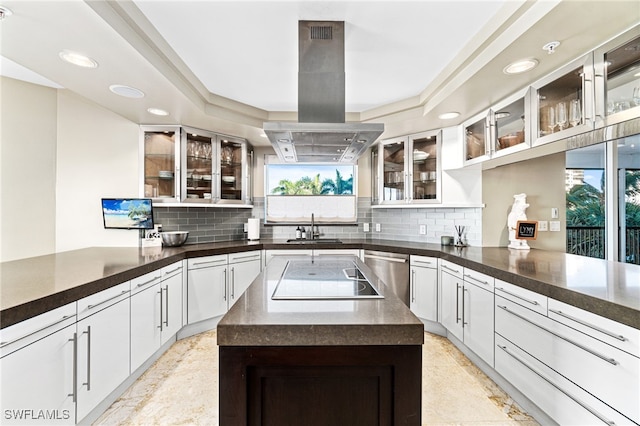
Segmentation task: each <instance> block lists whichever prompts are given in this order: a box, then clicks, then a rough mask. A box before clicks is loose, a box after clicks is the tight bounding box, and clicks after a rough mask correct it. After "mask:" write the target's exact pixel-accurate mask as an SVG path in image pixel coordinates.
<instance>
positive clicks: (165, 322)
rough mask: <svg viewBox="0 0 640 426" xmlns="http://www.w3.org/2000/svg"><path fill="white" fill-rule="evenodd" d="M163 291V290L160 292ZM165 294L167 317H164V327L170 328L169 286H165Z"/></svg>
mask: <svg viewBox="0 0 640 426" xmlns="http://www.w3.org/2000/svg"><path fill="white" fill-rule="evenodd" d="M160 291H162V290H160ZM164 293H165V296H166V297H165V298H164V310H165V315H164V317H165V318H164V325H165V326H166V327H167V328H169V284H167V285H166V286H164Z"/></svg>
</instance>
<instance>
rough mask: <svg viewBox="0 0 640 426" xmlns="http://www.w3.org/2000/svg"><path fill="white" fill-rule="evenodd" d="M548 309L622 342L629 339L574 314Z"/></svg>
mask: <svg viewBox="0 0 640 426" xmlns="http://www.w3.org/2000/svg"><path fill="white" fill-rule="evenodd" d="M549 310H550V311H551V312H553V313H554V314H557V315H560V316H561V317H565V318H567V319H570V320H571V321H575V322H577V323H578V324H582V325H584V326H585V327H589V328H592V329H594V330H596V331H599V332H600V333H603V334H606V335H607V336H610V337H613V338H614V339H618V340H620V341H622V342H626V341H627V340H629V339H627V338H626V337H624V336H622V335H620V334H615V333H613V332H611V331H608V330H605V329H604V328H600V327H598V326H597V325H593V324H590V323H588V322H586V321H583V320H581V319H578V318H576V317H574V316H571V315H568V314H565V313H564V312H562V311H556V310H555V309H549Z"/></svg>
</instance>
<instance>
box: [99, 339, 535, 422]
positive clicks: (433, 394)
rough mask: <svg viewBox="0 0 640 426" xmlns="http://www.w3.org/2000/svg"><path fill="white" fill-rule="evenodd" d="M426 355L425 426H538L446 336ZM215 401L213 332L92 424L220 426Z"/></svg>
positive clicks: (176, 348)
mask: <svg viewBox="0 0 640 426" xmlns="http://www.w3.org/2000/svg"><path fill="white" fill-rule="evenodd" d="M422 352H423V361H422V362H423V364H422V389H423V391H422V392H423V393H422V424H423V425H514V426H534V425H538V423H537V422H536V421H535V420H533V419H532V418H531V417H530V416H528V415H527V414H526V413H524V412H523V411H522V410H521V408H520V407H519V406H518V405H517V404H516V403H515V402H514V401H513V400H512V399H511V398H509V396H508V395H506V394H505V393H504V392H503V391H502V390H501V389H500V388H499V387H498V386H497V385H496V384H495V383H494V382H493V381H492V380H490V379H489V378H488V377H487V376H486V375H484V374H483V373H482V372H481V371H480V370H479V369H478V368H477V367H475V366H474V365H473V363H471V361H469V359H468V358H467V357H465V356H464V355H463V354H462V353H461V352H460V351H459V350H458V349H457V348H456V347H455V346H453V344H451V343H450V342H449V341H448V340H447V339H446V338H444V337H440V336H436V335H433V334H430V333H425V344H424V347H423V351H422ZM212 378H213V379H212ZM217 401H218V347H217V345H216V332H215V331H210V332H206V333H202V334H199V335H197V336H193V337H189V338H186V339H183V340H180V341H178V342H177V343H175V344H174V345H173V346H172V347H171V348H170V349H169V350H168V351H167V352H166V353H165V354H163V355H162V357H160V359H158V361H156V363H155V364H154V365H153V366H151V368H149V370H147V371H146V372H145V373H144V374H143V375H142V376H141V377H140V378H139V379H138V380H137V381H136V382H135V383H134V384H133V385H132V386H131V387H130V388H129V389H127V391H126V392H125V393H124V394H123V395H122V396H121V397H120V398H118V400H117V401H116V402H114V403H113V405H112V406H111V407H110V408H109V409H108V410H107V411H106V412H105V413H104V414H103V415H102V416H101V417H100V418H99V419H98V420H97V421H96V422H95V423H94V424H96V425H218V404H217Z"/></svg>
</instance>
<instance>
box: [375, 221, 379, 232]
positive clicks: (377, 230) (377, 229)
mask: <svg viewBox="0 0 640 426" xmlns="http://www.w3.org/2000/svg"><path fill="white" fill-rule="evenodd" d="M376 232H380V224H379V223H376Z"/></svg>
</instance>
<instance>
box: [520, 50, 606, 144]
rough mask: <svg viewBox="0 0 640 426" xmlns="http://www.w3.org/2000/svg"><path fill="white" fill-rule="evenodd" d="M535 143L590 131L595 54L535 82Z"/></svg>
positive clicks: (533, 104)
mask: <svg viewBox="0 0 640 426" xmlns="http://www.w3.org/2000/svg"><path fill="white" fill-rule="evenodd" d="M533 90H534V96H532V107H531V119H532V125H533V127H532V129H533V133H534V135H535V136H534V137H535V141H534V143H533V145H541V144H545V143H548V142H552V141H556V140H559V139H563V138H566V137H569V136H573V135H577V134H579V133H583V132H587V131H589V130H592V129H593V126H594V71H593V53H589V54H587V55H585V56H584V57H582V58H580V59H578V60H576V61H573V62H572V63H570V64H567V65H566V66H564V67H562V68H561V69H559V70H558V71H556V72H554V73H552V74H550V75H549V76H547V77H546V78H544V79H543V80H540V81H539V82H537V83H536V84H534V85H533Z"/></svg>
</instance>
